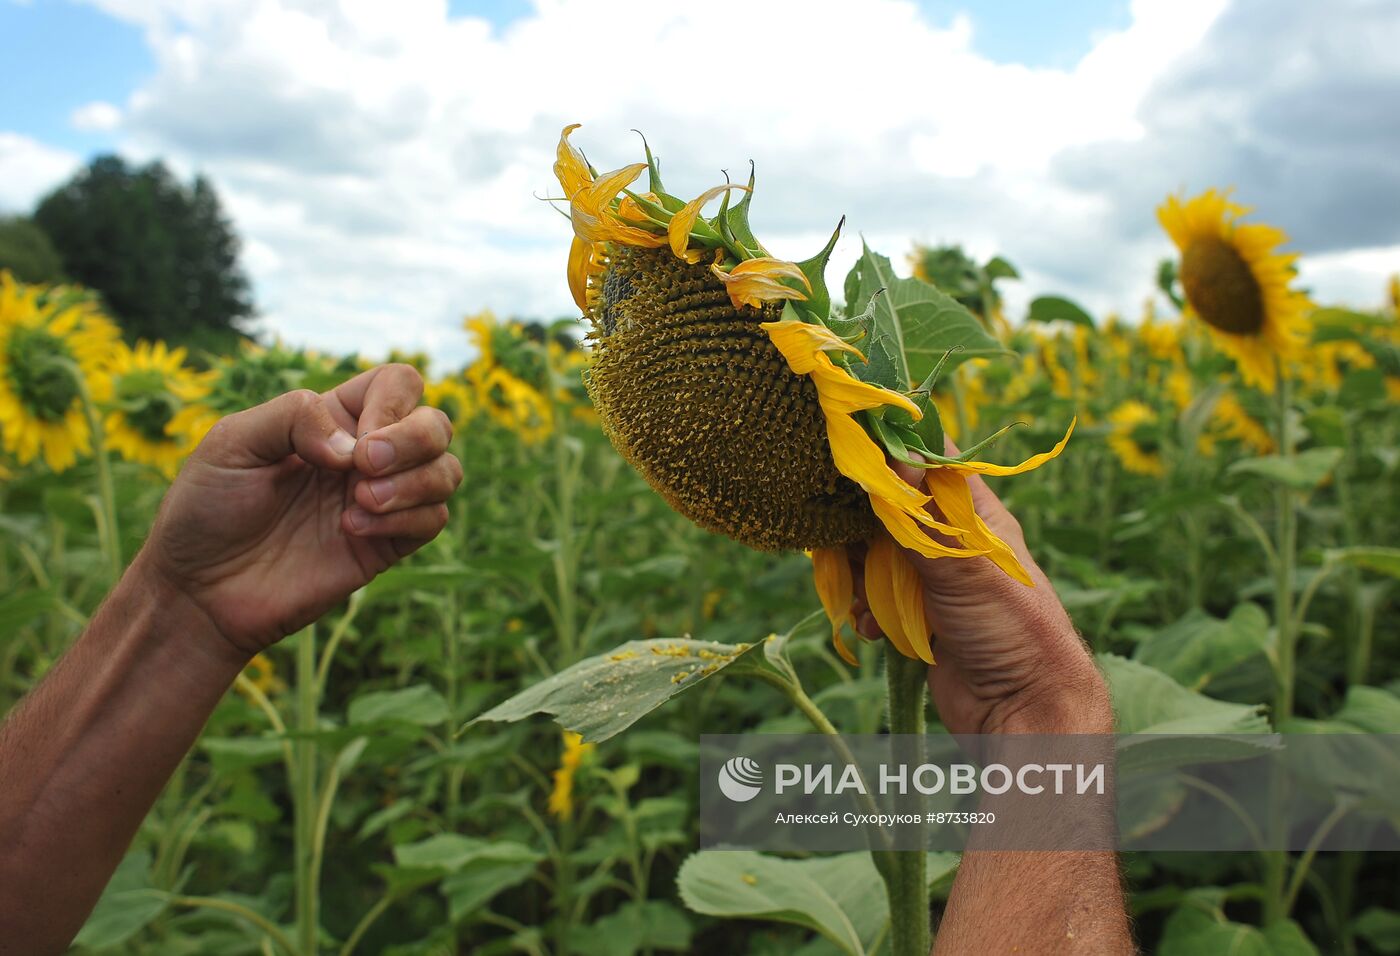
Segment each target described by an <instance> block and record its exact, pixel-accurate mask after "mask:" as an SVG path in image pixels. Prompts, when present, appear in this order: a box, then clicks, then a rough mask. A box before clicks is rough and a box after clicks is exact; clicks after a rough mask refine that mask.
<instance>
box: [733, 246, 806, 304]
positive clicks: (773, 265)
mask: <svg viewBox="0 0 1400 956" xmlns="http://www.w3.org/2000/svg"><path fill="white" fill-rule="evenodd" d="M710 271H711V272H713V273H714V274H715V276H716V277H717V278H718V279H719V281H721V282H723V283H724V285H725V287H726V288H727V289H728V290H729V301H730V302H732V303H734V307H735V308H736V309H737V308H740V307H742V306H745V305H751V306H753V307H754V308H758V307H760V306H762V305H763V303H764V302H776V301H779V300H782V299H794V300H796V301H798V302H802V301H805V300H806V299H807V295H806V293H804V292H801V291H799V290H797V289H794V288H793V287H792V286H789V285H785V284H784V283H783V282H781V281H779V280H781V279H797V280H799V281H801V282H802V284H803V285H805V286H806V287H807V289H808V291H810V290H811V288H812V284H811V283H810V282H808V281H807V277H806V276H805V275H803V274H802V270H801V269H799V268H798V267H797V265H796V264H795V263H792V262H784V261H783V260H781V259H768V258H761V259H745V260H744V261H743V262H741V263H739V264H738V265H737V266H735V267H734V268H733V269H730V270H729V271H728V272H725V271H724V270H723V269H721V268H720V267H719V265H718V264H715V265H712V266H710Z"/></svg>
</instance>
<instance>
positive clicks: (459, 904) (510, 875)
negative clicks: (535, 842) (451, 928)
mask: <svg viewBox="0 0 1400 956" xmlns="http://www.w3.org/2000/svg"><path fill="white" fill-rule="evenodd" d="M543 859H544V855H543V854H541V853H536V852H535V851H534V850H531V849H530V848H529V847H526V846H522V845H521V844H519V843H495V842H492V843H489V844H487V845H486V846H484V847H482V848H481V850H480V852H479V853H477V854H476V855H475V856H473V857H472V858H471V859H470V860H468V861H466V862H465V863H463V864H462V866H461V867H460V868H458V869H457V870H456V872H454V873H452V874H451V875H450V876H448V877H447V879H445V880H443V881H442V895H443V896H445V897H446V898H447V912H448V915H449V916H450V917H451V918H452V922H454V923H456V922H458V921H459V920H461V919H463V918H464V917H467V916H470V915H471V914H472V913H474V912H475V911H476V910H478V909H480V908H481V907H482V906H484V905H485V904H486V903H488V902H489V901H490V900H491V897H493V896H495V895H496V894H497V893H499V892H501V891H502V890H507V889H510V888H511V887H512V886H519V885H520V884H521V883H524V882H525V881H526V880H528V879H529V878H530V877H531V876H532V875H533V874H534V872H535V868H536V867H537V866H538V865H539V863H540V861H541V860H543Z"/></svg>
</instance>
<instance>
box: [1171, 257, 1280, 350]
mask: <svg viewBox="0 0 1400 956" xmlns="http://www.w3.org/2000/svg"><path fill="white" fill-rule="evenodd" d="M1181 285H1182V287H1183V288H1185V289H1186V299H1187V301H1188V302H1190V303H1191V308H1193V309H1195V310H1196V313H1197V314H1198V315H1200V317H1201V319H1202V320H1203V321H1205V322H1206V323H1207V324H1209V325H1212V326H1214V327H1215V328H1217V329H1219V330H1220V331H1222V332H1230V333H1232V334H1234V335H1253V334H1254V333H1256V332H1258V331H1259V330H1260V329H1261V328H1263V326H1264V298H1263V295H1262V294H1261V292H1260V290H1259V282H1258V280H1256V279H1255V278H1254V273H1253V272H1252V271H1251V270H1250V268H1249V263H1247V262H1245V261H1244V257H1243V256H1241V255H1240V254H1239V251H1238V250H1236V249H1235V247H1234V246H1232V245H1230V244H1229V243H1228V242H1226V241H1225V240H1224V239H1221V238H1219V237H1217V236H1205V237H1202V238H1200V239H1197V240H1196V241H1195V242H1193V243H1191V245H1190V246H1188V247H1187V249H1186V252H1185V254H1184V255H1182V257H1181Z"/></svg>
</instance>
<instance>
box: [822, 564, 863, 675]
mask: <svg viewBox="0 0 1400 956" xmlns="http://www.w3.org/2000/svg"><path fill="white" fill-rule="evenodd" d="M812 580H813V583H814V584H815V585H816V588H817V597H819V598H821V602H822V609H823V610H825V611H826V619H827V620H828V621H830V622H831V640H832V643H834V644H835V645H836V653H838V654H840V655H841V659H842V660H843V661H845V662H846V663H847V664H850V665H851V666H852V667H859V666H860V661H858V660H857V659H856V656H855V655H854V654H852V653H851V651H850V649H849V648H847V647H846V645H845V644H843V643H842V642H841V625H842V624H845V623H847V622H848V621H851V600H852V599H853V598H854V597H855V586H854V585H853V583H852V581H851V562H850V558H849V557H847V555H846V549H845V548H843V547H839V546H838V547H835V548H815V549H813V551H812ZM854 623H855V622H853V621H851V624H852V626H854Z"/></svg>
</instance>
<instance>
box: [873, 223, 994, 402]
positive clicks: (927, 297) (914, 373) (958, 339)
mask: <svg viewBox="0 0 1400 956" xmlns="http://www.w3.org/2000/svg"><path fill="white" fill-rule="evenodd" d="M862 250H863V251H862V254H861V258H860V260H859V261H858V262H857V263H856V268H855V271H854V272H853V275H854V277H855V282H854V286H852V282H851V279H847V298H848V306H849V311H850V312H860V311H861V310H863V309H864V308H865V307H866V306H867V304H869V302H870V300H871V298H872V297H873V296H874V295H875V293H876V292H878V291H879V290H881V289H884V290H885V292H886V294H885V295H883V296H881V297H880V298H879V301H878V302H877V303H876V308H875V310H874V323H873V326H874V327H873V328H872V329H871V345H870V347H871V348H875V347H876V345H877V343H878V344H879V345H880V347H883V348H885V349H886V350H887V351H888V353H889V354H890V356H892V358H893V359H894V366H895V372H896V375H897V380H896V381H889V382H886V381H881V380H880V379H866V381H876V382H878V384H881V385H884V386H885V387H886V388H894V389H897V390H899V391H905V390H907V389H909V388H911V387H912V386H913V385H914V384H916V383H918V382H921V381H923V380H924V379H925V378H926V377H927V376H928V374H929V372H931V371H933V367H934V366H935V365H937V364H938V361H939V360H940V359H942V358H943V356H944V355H946V354H947V353H948V352H949V351H950V350H952V349H959V348H960V350H959V351H956V352H954V353H953V354H952V355H951V356H949V358H948V363H949V364H948V368H949V369H950V370H951V369H952V368H954V367H956V366H957V365H958V364H960V363H962V362H965V361H967V360H968V359H971V358H979V357H985V356H992V355H1003V354H1005V352H1006V350H1005V349H1004V348H1003V347H1002V346H1001V344H1000V343H998V342H997V340H996V339H994V338H992V337H991V336H990V335H989V334H987V330H986V329H984V328H983V327H982V323H981V322H979V321H977V317H976V316H974V315H973V314H972V313H971V312H969V311H968V310H967V309H965V308H963V306H961V305H959V304H958V302H957V301H956V300H954V299H952V298H951V297H949V296H947V295H944V294H943V293H942V292H940V291H938V290H937V289H936V288H934V287H933V286H931V285H929V284H928V283H927V282H922V281H920V280H918V279H901V278H899V277H898V276H896V275H895V274H894V268H893V267H892V266H891V265H890V260H889V259H887V258H886V257H884V256H882V255H880V254H878V253H875V252H872V251H871V249H870V247H869V246H867V245H865V244H864V243H862ZM852 289H854V296H852V295H851V292H852ZM866 355H867V356H870V352H869V350H867V351H866ZM871 361H872V364H874V361H875V360H874V358H873V357H872V358H871ZM862 377H864V376H862Z"/></svg>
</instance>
